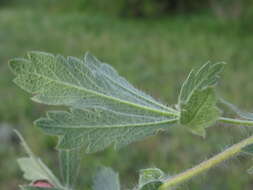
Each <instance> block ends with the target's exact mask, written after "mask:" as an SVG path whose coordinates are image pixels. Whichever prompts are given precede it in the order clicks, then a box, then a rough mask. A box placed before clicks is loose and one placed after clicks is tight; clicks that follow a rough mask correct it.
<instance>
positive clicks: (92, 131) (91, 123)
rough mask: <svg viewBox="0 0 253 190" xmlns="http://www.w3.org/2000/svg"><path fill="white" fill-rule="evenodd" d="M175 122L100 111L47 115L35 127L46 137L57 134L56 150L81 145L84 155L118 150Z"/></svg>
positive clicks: (159, 118) (73, 111) (58, 112)
mask: <svg viewBox="0 0 253 190" xmlns="http://www.w3.org/2000/svg"><path fill="white" fill-rule="evenodd" d="M176 121H177V120H173V119H167V120H165V118H164V117H150V116H144V115H143V116H139V115H134V114H130V113H129V114H127V113H120V112H115V111H112V110H104V109H93V108H91V109H87V110H86V111H83V110H77V109H74V110H71V112H62V111H54V112H48V114H47V118H42V119H39V120H38V121H37V122H36V125H37V126H39V127H41V128H42V129H43V130H44V131H45V132H47V133H48V134H53V135H60V136H61V138H60V140H59V143H58V148H60V149H73V148H76V147H80V146H83V145H85V146H86V152H87V153H92V152H96V151H99V150H103V149H104V148H106V147H107V146H109V145H110V144H112V143H114V146H115V148H120V147H122V146H124V145H126V144H128V143H130V142H133V141H136V140H140V139H142V138H144V137H146V136H149V135H153V134H155V133H156V132H157V131H158V130H159V129H160V130H161V129H167V128H168V126H169V125H170V124H172V123H175V122H176Z"/></svg>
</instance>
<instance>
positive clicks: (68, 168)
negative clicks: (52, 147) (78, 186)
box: [59, 148, 82, 189]
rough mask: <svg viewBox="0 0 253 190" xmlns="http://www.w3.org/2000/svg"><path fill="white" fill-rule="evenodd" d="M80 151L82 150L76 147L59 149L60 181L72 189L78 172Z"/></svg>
mask: <svg viewBox="0 0 253 190" xmlns="http://www.w3.org/2000/svg"><path fill="white" fill-rule="evenodd" d="M81 152H82V151H81V150H80V149H78V148H77V149H72V150H60V151H59V160H60V169H61V176H62V181H63V182H64V183H65V184H64V185H65V186H66V187H68V188H69V189H74V185H75V182H76V179H77V177H78V174H79V169H80V161H81V156H80V155H81Z"/></svg>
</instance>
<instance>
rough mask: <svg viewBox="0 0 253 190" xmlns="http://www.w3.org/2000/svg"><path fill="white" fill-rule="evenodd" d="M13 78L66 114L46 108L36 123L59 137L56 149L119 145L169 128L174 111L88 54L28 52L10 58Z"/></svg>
mask: <svg viewBox="0 0 253 190" xmlns="http://www.w3.org/2000/svg"><path fill="white" fill-rule="evenodd" d="M10 67H11V69H12V71H13V72H14V73H15V74H16V78H15V80H14V82H15V83H16V84H17V85H18V86H20V87H21V88H22V89H24V90H26V91H28V92H30V93H31V94H33V95H34V96H33V97H32V100H34V101H36V102H39V103H43V104H48V105H63V106H67V107H69V108H70V111H69V112H64V111H54V112H49V113H48V114H47V117H45V118H41V119H39V120H38V121H36V124H37V125H38V126H39V127H40V128H42V129H43V130H44V131H45V132H46V133H48V134H50V135H57V136H59V137H60V140H59V144H58V148H60V149H74V148H77V147H81V146H85V147H86V152H96V151H99V150H103V149H104V148H106V147H107V146H109V145H110V144H112V143H114V144H115V147H117V148H118V147H121V146H123V145H126V144H129V143H131V142H133V141H137V140H140V139H142V138H144V137H146V136H150V135H154V134H156V133H157V131H159V130H161V129H167V128H168V126H170V125H171V124H172V123H175V122H176V120H177V119H176V112H175V111H174V110H173V109H171V108H169V107H167V106H165V105H163V104H161V103H160V102H158V101H156V100H154V99H153V98H152V97H151V96H149V95H147V94H145V93H143V92H141V91H140V90H138V89H136V88H134V87H133V86H132V85H131V84H130V83H128V82H127V81H126V80H125V79H124V78H122V77H121V76H119V75H118V73H117V72H116V71H115V70H114V69H113V68H112V67H111V66H110V65H108V64H105V63H102V62H100V61H99V60H97V59H96V58H95V57H93V56H92V55H90V54H86V55H85V57H84V59H77V58H74V57H67V58H64V57H62V56H60V55H56V56H55V55H52V54H48V53H43V52H29V53H28V57H27V58H25V59H23V58H22V59H20V58H18V59H13V60H11V61H10Z"/></svg>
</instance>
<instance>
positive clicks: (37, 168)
mask: <svg viewBox="0 0 253 190" xmlns="http://www.w3.org/2000/svg"><path fill="white" fill-rule="evenodd" d="M15 132H16V133H17V135H18V136H19V138H20V140H21V143H22V145H23V147H24V149H25V151H26V153H27V154H28V155H29V157H24V158H19V159H18V160H17V162H18V164H19V167H20V168H21V170H22V171H23V172H24V175H23V176H24V178H25V179H27V180H29V181H37V180H47V181H48V182H50V183H51V184H53V185H54V186H55V187H61V184H60V182H59V180H58V179H57V177H55V175H54V174H53V173H52V172H51V171H50V169H49V168H48V167H47V166H46V165H45V164H44V163H43V162H42V161H41V160H40V158H38V157H36V156H35V155H34V154H33V152H32V151H31V150H30V148H29V147H28V145H27V144H26V142H25V140H24V139H23V137H22V136H21V134H20V133H19V132H18V131H15Z"/></svg>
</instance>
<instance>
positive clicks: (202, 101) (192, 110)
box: [178, 63, 224, 137]
mask: <svg viewBox="0 0 253 190" xmlns="http://www.w3.org/2000/svg"><path fill="white" fill-rule="evenodd" d="M223 67H224V63H217V64H214V65H212V64H210V63H207V64H205V65H204V66H203V67H201V68H200V69H199V70H197V71H196V70H192V71H191V73H190V74H189V76H188V78H187V80H186V81H185V82H184V83H183V86H182V88H181V91H180V95H179V100H178V106H179V109H180V124H182V125H184V126H186V127H187V128H188V129H189V130H190V131H191V132H192V133H194V134H196V135H200V136H203V137H205V135H206V133H205V128H206V127H209V126H210V125H212V124H213V123H214V122H215V121H216V120H217V119H218V118H219V116H220V114H221V113H220V111H219V109H218V108H217V107H216V103H217V97H216V94H215V91H214V89H213V87H214V86H215V85H216V83H217V80H218V78H219V73H220V72H221V71H222V70H223Z"/></svg>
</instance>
